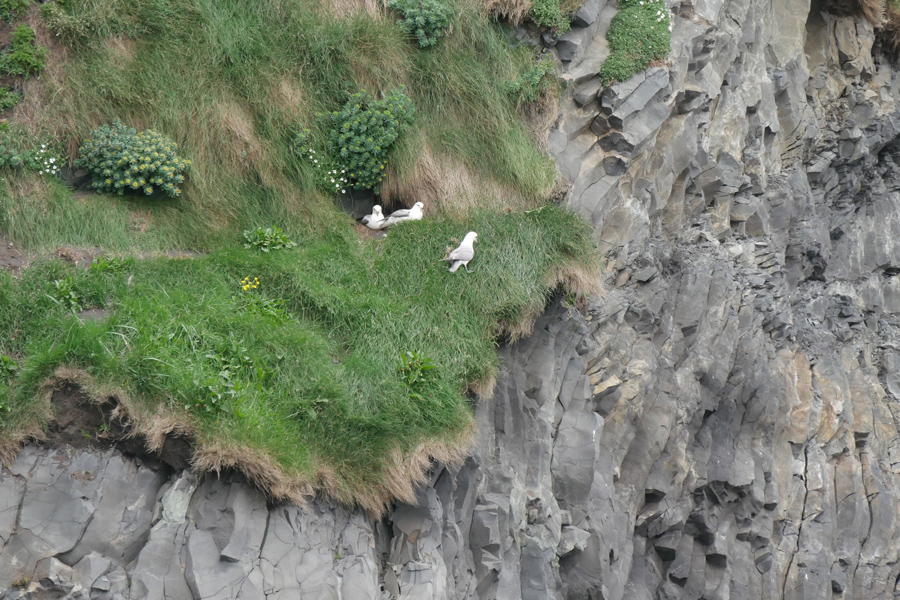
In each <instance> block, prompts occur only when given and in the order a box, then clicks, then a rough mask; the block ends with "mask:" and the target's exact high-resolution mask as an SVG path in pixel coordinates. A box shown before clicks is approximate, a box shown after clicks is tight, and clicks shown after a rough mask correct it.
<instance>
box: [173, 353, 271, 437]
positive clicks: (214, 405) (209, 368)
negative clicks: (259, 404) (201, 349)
mask: <svg viewBox="0 0 900 600" xmlns="http://www.w3.org/2000/svg"><path fill="white" fill-rule="evenodd" d="M248 354H249V352H248V350H247V348H246V346H245V345H244V341H243V340H238V339H235V338H234V337H229V338H228V340H225V341H223V342H221V343H220V344H218V345H217V346H216V347H214V349H212V350H210V351H208V352H206V353H205V354H203V355H202V357H201V358H200V361H201V362H200V364H198V365H196V367H195V371H196V372H197V373H200V374H201V376H200V377H199V378H197V379H195V380H194V386H195V389H194V390H193V391H192V392H188V393H187V395H185V394H184V393H182V395H183V396H184V398H185V404H184V408H185V410H194V411H200V412H203V413H209V414H211V415H213V416H221V415H230V416H234V417H237V418H241V419H243V418H244V417H246V413H245V411H244V409H243V406H244V403H245V402H246V401H247V399H248V398H249V397H251V396H253V395H256V394H259V393H260V392H261V391H262V387H263V385H264V384H265V383H266V382H267V381H268V380H269V379H270V378H271V377H272V372H271V371H269V370H267V369H266V368H265V367H263V366H262V365H258V364H256V363H254V361H253V360H252V359H251V358H250V357H249V356H248Z"/></svg>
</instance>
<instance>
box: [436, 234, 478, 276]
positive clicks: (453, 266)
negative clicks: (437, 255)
mask: <svg viewBox="0 0 900 600" xmlns="http://www.w3.org/2000/svg"><path fill="white" fill-rule="evenodd" d="M477 239H478V234H477V233H475V232H474V231H470V232H469V233H467V234H466V237H464V238H463V241H462V243H461V244H460V245H459V246H457V248H456V249H455V250H453V251H452V252H451V253H450V254H449V255H448V256H447V258H442V259H441V260H446V261H450V272H451V273H455V272H456V270H457V269H458V268H459V266H460V265H462V266H463V267H465V268H466V273H471V272H472V271H470V270H469V266H468V265H469V261H470V260H472V259H473V258H474V257H475V246H474V244H475V241H476V240H477Z"/></svg>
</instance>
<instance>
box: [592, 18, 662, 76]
mask: <svg viewBox="0 0 900 600" xmlns="http://www.w3.org/2000/svg"><path fill="white" fill-rule="evenodd" d="M606 39H607V40H609V48H610V54H609V58H607V59H606V62H605V63H603V67H602V68H601V70H600V75H601V78H602V80H603V83H604V84H605V85H609V84H611V83H613V82H616V81H628V80H629V79H631V77H632V76H633V75H634V74H635V73H638V72H640V71H643V70H644V69H646V68H647V66H648V65H649V64H650V63H651V62H652V61H654V60H662V59H664V58H666V56H668V54H669V43H670V40H671V25H670V20H669V11H668V10H667V9H666V5H665V3H664V2H663V1H662V0H620V2H619V12H618V13H617V14H616V16H615V17H613V20H612V23H610V26H609V31H608V32H607V33H606Z"/></svg>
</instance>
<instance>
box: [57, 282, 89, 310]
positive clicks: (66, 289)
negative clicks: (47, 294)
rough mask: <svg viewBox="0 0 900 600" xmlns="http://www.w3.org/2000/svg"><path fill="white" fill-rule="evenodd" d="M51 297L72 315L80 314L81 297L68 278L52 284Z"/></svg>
mask: <svg viewBox="0 0 900 600" xmlns="http://www.w3.org/2000/svg"><path fill="white" fill-rule="evenodd" d="M53 287H54V291H53V295H52V296H51V297H52V298H53V299H54V300H56V302H58V303H59V305H60V306H62V307H63V308H65V309H67V310H71V311H72V312H73V313H77V312H80V311H81V309H82V308H83V306H82V301H81V296H80V295H79V294H78V293H77V292H76V291H75V284H74V282H73V281H72V278H71V277H69V276H66V277H63V278H62V279H57V280H56V281H54V282H53Z"/></svg>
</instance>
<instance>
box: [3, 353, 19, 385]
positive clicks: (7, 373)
mask: <svg viewBox="0 0 900 600" xmlns="http://www.w3.org/2000/svg"><path fill="white" fill-rule="evenodd" d="M18 372H19V363H17V362H16V361H14V360H13V359H11V358H10V357H8V356H6V355H5V354H0V380H6V381H9V380H10V379H12V378H13V377H15V376H16V374H18Z"/></svg>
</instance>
